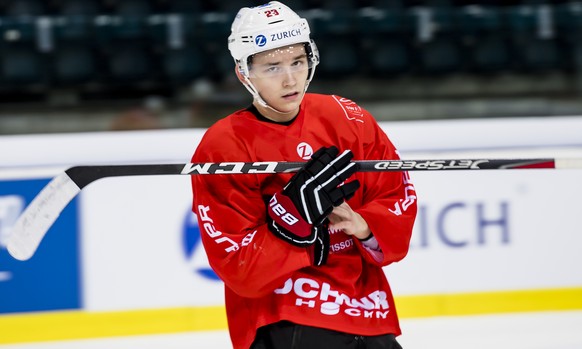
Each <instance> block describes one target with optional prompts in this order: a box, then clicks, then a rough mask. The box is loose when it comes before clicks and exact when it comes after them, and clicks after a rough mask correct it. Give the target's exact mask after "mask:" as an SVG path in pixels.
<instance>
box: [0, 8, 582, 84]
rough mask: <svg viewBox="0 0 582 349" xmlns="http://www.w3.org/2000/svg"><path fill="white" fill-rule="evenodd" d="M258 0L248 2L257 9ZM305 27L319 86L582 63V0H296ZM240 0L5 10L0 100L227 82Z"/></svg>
mask: <svg viewBox="0 0 582 349" xmlns="http://www.w3.org/2000/svg"><path fill="white" fill-rule="evenodd" d="M260 3H261V2H260V1H254V2H250V3H249V4H248V5H257V4H260ZM287 3H288V4H289V5H291V6H292V7H293V8H294V9H296V10H297V11H298V12H299V13H300V14H301V15H302V16H305V17H306V18H308V20H309V21H310V23H311V27H312V31H313V36H314V38H315V40H316V42H317V43H318V45H319V47H320V53H321V60H322V61H321V66H320V67H319V68H318V69H319V70H318V74H320V76H321V78H322V79H329V80H333V79H338V78H342V77H347V76H361V77H368V78H381V79H391V78H398V77H401V76H403V75H405V76H406V75H407V76H444V75H450V74H459V73H462V74H475V75H477V76H479V75H485V76H486V75H491V74H499V73H505V72H512V73H515V74H521V73H523V74H538V73H539V74H543V73H545V72H548V71H557V72H564V73H569V72H572V71H578V70H580V66H581V65H582V2H580V1H536V0H524V1H461V0H432V1H431V0H427V1H419V0H413V1H402V0H367V1H355V0H292V1H287ZM240 6H241V4H240V1H218V0H213V1H201V0H198V1H197V0H53V1H40V0H4V1H0V92H2V91H12V90H17V91H19V90H22V91H26V90H27V89H36V90H38V89H42V88H45V89H51V88H71V89H81V90H82V89H84V88H88V86H90V87H91V88H92V89H95V88H96V86H98V87H99V88H100V89H102V90H107V89H108V88H109V87H114V88H118V87H119V86H123V87H125V88H127V89H132V88H137V89H143V88H147V87H148V86H150V87H160V86H162V87H169V88H174V87H180V86H187V85H188V84H191V83H192V82H193V81H194V80H196V79H199V78H203V77H206V78H209V79H212V80H213V81H217V82H220V81H222V80H224V79H225V78H226V77H227V76H231V74H232V68H233V63H232V60H231V58H230V56H229V54H228V51H227V50H226V47H225V46H226V39H227V37H228V34H229V32H230V24H231V22H232V19H233V16H234V14H235V11H236V10H237V9H238V8H239V7H240Z"/></svg>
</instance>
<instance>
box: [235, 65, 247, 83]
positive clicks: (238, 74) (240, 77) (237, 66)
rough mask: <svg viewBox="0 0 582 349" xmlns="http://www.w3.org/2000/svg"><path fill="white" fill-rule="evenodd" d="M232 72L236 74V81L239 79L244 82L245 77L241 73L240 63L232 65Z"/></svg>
mask: <svg viewBox="0 0 582 349" xmlns="http://www.w3.org/2000/svg"><path fill="white" fill-rule="evenodd" d="M234 73H235V74H236V77H237V78H238V81H240V82H241V83H242V84H245V83H246V82H245V78H244V76H243V73H242V67H241V66H240V63H236V65H235V67H234Z"/></svg>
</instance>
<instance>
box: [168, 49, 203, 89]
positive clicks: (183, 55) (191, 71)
mask: <svg viewBox="0 0 582 349" xmlns="http://www.w3.org/2000/svg"><path fill="white" fill-rule="evenodd" d="M205 63H206V62H205V56H204V54H203V51H202V50H201V49H200V48H195V47H192V46H189V47H187V48H183V49H177V50H171V49H168V50H165V51H164V53H163V69H164V74H165V77H166V78H168V79H169V80H170V81H172V82H174V83H189V82H191V81H192V80H194V79H196V78H200V77H202V76H204V74H205V73H206V64H205Z"/></svg>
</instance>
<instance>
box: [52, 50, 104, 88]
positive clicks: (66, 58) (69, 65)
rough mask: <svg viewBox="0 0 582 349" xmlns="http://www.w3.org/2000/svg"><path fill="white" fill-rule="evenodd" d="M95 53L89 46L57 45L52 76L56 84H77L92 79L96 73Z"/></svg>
mask: <svg viewBox="0 0 582 349" xmlns="http://www.w3.org/2000/svg"><path fill="white" fill-rule="evenodd" d="M95 60H96V55H95V53H94V52H93V51H92V50H91V48H90V47H86V46H73V45H70V46H64V47H59V48H58V49H57V50H56V52H55V54H54V57H53V62H52V72H51V73H52V76H53V78H54V81H55V83H56V84H57V85H65V86H66V85H77V84H83V83H87V82H91V81H93V79H94V78H95V76H96V75H97V73H98V72H97V65H96V62H95Z"/></svg>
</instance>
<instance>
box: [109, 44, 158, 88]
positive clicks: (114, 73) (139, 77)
mask: <svg viewBox="0 0 582 349" xmlns="http://www.w3.org/2000/svg"><path fill="white" fill-rule="evenodd" d="M106 61H107V68H108V78H109V79H108V80H109V81H110V82H111V83H114V84H115V83H117V84H138V83H141V82H144V81H148V80H153V79H154V76H155V75H156V74H157V73H158V72H159V69H158V68H157V67H156V65H155V63H154V60H153V55H152V54H151V52H150V51H149V50H148V48H147V47H144V46H142V45H130V44H126V45H123V46H116V47H112V49H111V50H110V51H108V52H107V55H106Z"/></svg>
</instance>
